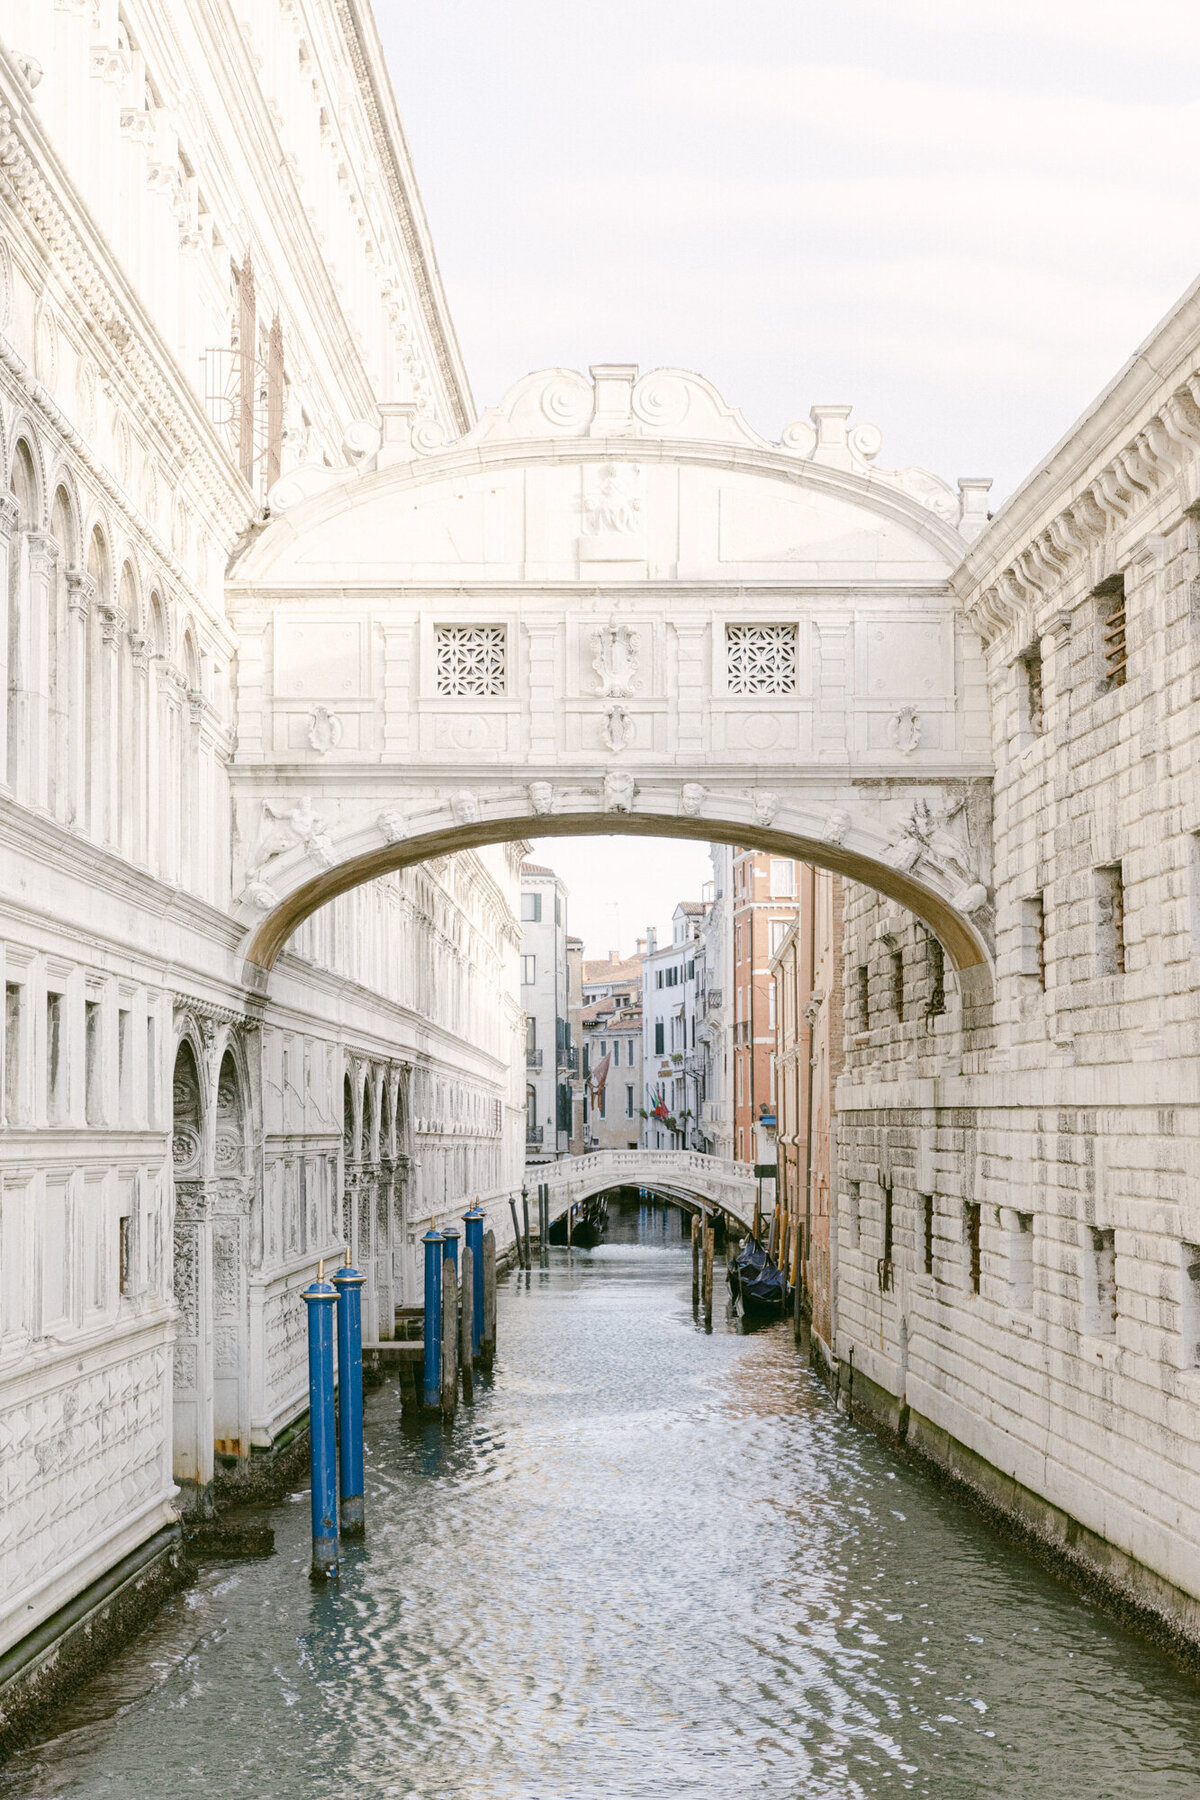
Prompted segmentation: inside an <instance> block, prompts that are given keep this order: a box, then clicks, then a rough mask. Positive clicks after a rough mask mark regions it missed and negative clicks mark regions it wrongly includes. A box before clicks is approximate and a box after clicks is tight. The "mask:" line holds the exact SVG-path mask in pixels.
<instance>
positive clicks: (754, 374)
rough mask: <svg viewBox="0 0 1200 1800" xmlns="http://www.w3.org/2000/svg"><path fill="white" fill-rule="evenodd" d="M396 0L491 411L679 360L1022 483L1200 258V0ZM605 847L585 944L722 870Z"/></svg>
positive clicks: (896, 456)
mask: <svg viewBox="0 0 1200 1800" xmlns="http://www.w3.org/2000/svg"><path fill="white" fill-rule="evenodd" d="M376 13H377V17H378V19H379V24H380V29H381V32H382V35H383V38H384V42H385V45H386V47H387V50H388V55H389V60H390V64H391V69H392V77H393V80H394V83H395V87H396V93H397V97H398V99H399V103H400V111H401V115H402V117H403V120H404V124H405V128H406V130H407V133H408V138H409V143H410V146H411V149H412V153H413V157H414V161H415V164H416V170H417V177H418V180H419V181H420V184H421V189H422V193H423V196H424V200H425V206H426V210H427V212H428V214H429V219H430V224H431V227H432V231H433V237H434V243H435V245H436V247H437V252H438V257H439V261H440V265H441V269H442V274H443V278H444V281H445V284H446V289H447V293H448V295H449V301H450V307H451V311H452V313H453V315H454V319H455V322H456V325H457V329H458V333H459V337H460V340H461V343H462V348H463V353H464V355H465V358H466V363H467V368H468V371H469V374H470V377H471V381H472V385H473V388H474V392H475V399H476V403H477V404H478V405H479V406H481V407H482V406H484V405H487V404H489V403H490V402H493V401H495V400H497V399H498V398H499V397H500V395H501V394H502V393H503V392H504V390H505V389H506V388H507V387H508V386H509V385H510V384H511V383H512V382H513V381H515V380H516V379H518V377H520V376H521V375H524V374H525V373H527V372H528V371H529V370H530V369H535V368H543V367H548V366H551V365H566V366H567V367H571V368H578V369H586V368H587V366H588V364H589V363H594V362H606V361H615V362H636V363H638V364H640V365H641V367H642V368H643V369H648V368H653V367H655V366H658V365H660V364H678V365H680V366H682V367H685V368H691V369H696V370H698V371H699V372H700V373H701V374H703V375H706V376H707V377H708V378H709V379H710V380H712V381H714V382H715V383H716V385H717V387H718V388H720V389H721V391H722V392H723V393H724V395H725V397H726V399H727V400H729V401H730V402H731V403H732V404H734V405H736V406H739V407H740V408H741V409H742V411H743V412H744V413H745V415H746V417H747V419H748V420H749V421H750V423H751V424H752V425H754V426H755V427H757V429H759V430H760V431H763V432H764V433H766V435H767V436H770V437H774V436H777V435H778V433H779V431H780V430H781V429H782V427H783V426H784V425H785V424H786V423H788V421H790V420H792V419H797V418H805V417H807V415H808V409H809V407H810V406H811V405H812V404H813V403H814V402H850V403H852V404H853V406H854V408H855V414H854V416H855V418H856V419H857V420H870V421H872V422H874V423H875V424H877V425H879V426H880V427H881V428H882V431H883V449H882V452H881V454H880V457H879V464H880V466H881V467H898V466H903V465H905V464H909V463H918V464H922V465H924V466H925V467H927V468H931V469H934V470H936V471H937V472H938V473H939V474H941V475H943V476H944V477H946V478H947V479H948V480H950V481H951V482H953V481H954V480H955V478H956V477H957V476H959V475H991V476H993V477H994V479H995V486H994V488H993V503H994V504H998V503H999V501H1000V500H1001V499H1002V498H1003V497H1004V496H1005V495H1006V494H1007V493H1009V492H1011V491H1012V489H1013V488H1014V487H1015V486H1016V485H1017V483H1018V482H1019V481H1020V480H1021V479H1022V477H1023V476H1024V475H1025V474H1026V473H1028V472H1029V470H1030V469H1032V468H1033V467H1034V466H1035V465H1036V463H1037V462H1038V461H1039V460H1040V459H1041V458H1042V457H1043V456H1044V455H1045V454H1046V452H1047V451H1048V450H1049V449H1050V448H1051V446H1052V445H1053V444H1054V443H1055V442H1056V440H1057V439H1058V438H1059V437H1060V436H1061V435H1062V434H1063V432H1064V431H1066V430H1067V428H1068V427H1069V426H1070V424H1071V423H1072V421H1073V420H1074V419H1075V418H1076V417H1077V416H1078V414H1079V413H1080V412H1081V410H1082V409H1083V408H1084V407H1085V406H1086V405H1087V403H1088V402H1089V400H1091V399H1092V397H1093V396H1094V395H1095V394H1096V393H1097V392H1098V391H1099V389H1100V388H1101V387H1103V386H1104V384H1105V383H1106V382H1107V381H1108V380H1109V379H1110V378H1111V377H1112V375H1113V374H1115V372H1116V370H1117V369H1118V368H1119V367H1120V365H1121V364H1122V363H1123V362H1124V361H1125V360H1126V358H1127V357H1128V356H1129V355H1130V353H1131V352H1132V351H1133V349H1134V348H1135V346H1136V345H1137V344H1138V343H1139V342H1140V340H1141V339H1142V338H1143V337H1145V336H1146V334H1147V333H1148V332H1149V331H1150V330H1151V329H1152V327H1153V326H1154V324H1155V323H1156V322H1157V320H1158V319H1159V318H1161V316H1162V315H1163V314H1164V313H1165V312H1166V311H1167V310H1168V309H1169V308H1170V307H1171V306H1172V305H1173V303H1174V302H1175V300H1176V299H1177V298H1178V296H1179V295H1180V294H1181V293H1182V292H1183V290H1184V289H1185V288H1186V287H1187V286H1188V285H1189V284H1190V283H1191V282H1192V281H1193V280H1194V279H1195V277H1196V276H1197V275H1198V274H1200V200H1198V199H1197V193H1196V177H1195V163H1196V146H1197V144H1198V143H1200V99H1198V98H1197V93H1198V91H1200V90H1198V88H1197V72H1198V69H1200V0H1138V3H1137V4H1136V5H1130V4H1129V3H1128V0H1004V4H1003V5H1001V4H999V3H998V0H993V3H992V4H991V5H988V6H982V5H979V4H977V3H976V4H971V0H637V3H636V4H635V3H634V0H601V3H600V4H593V5H590V6H588V5H582V4H579V3H578V0H376ZM607 844H608V845H609V846H610V847H611V855H610V856H609V859H608V861H607V862H605V861H604V859H603V857H602V856H597V855H596V854H595V853H594V852H593V851H591V850H589V848H588V847H587V846H588V840H577V841H576V842H574V843H571V842H569V841H566V840H556V841H554V842H552V843H550V844H547V845H544V846H541V847H540V849H541V852H542V853H543V854H542V857H541V859H542V860H545V861H547V862H549V863H550V864H551V866H553V867H555V868H557V869H558V870H560V872H561V873H562V874H563V876H564V879H566V880H567V882H568V884H569V886H570V887H571V890H572V896H571V907H572V913H571V916H572V927H573V929H575V930H577V931H579V932H580V935H582V936H584V937H585V939H586V941H587V945H588V951H589V954H597V955H602V954H604V952H605V951H606V950H607V949H608V948H610V947H613V948H620V949H622V950H628V949H629V948H631V947H632V942H633V938H634V937H635V936H636V934H637V933H638V932H639V931H641V930H643V929H644V926H645V923H646V920H647V919H651V920H654V921H655V922H656V923H657V924H658V925H659V927H660V929H661V928H662V927H664V926H665V924H666V923H667V920H668V919H669V917H670V913H671V910H672V907H673V905H674V902H675V900H676V899H677V898H682V897H688V898H695V897H696V895H697V893H698V888H699V883H700V881H702V880H703V879H705V873H706V866H707V865H706V860H705V853H704V852H703V850H702V849H699V848H698V847H696V846H693V845H687V844H671V843H663V844H661V845H658V844H649V843H647V842H646V841H645V840H621V839H615V840H607ZM614 901H616V902H617V904H618V907H619V917H618V916H617V915H615V914H614V911H613V902H614ZM614 930H618V931H619V938H618V940H617V941H616V942H611V940H612V938H613V932H614Z"/></svg>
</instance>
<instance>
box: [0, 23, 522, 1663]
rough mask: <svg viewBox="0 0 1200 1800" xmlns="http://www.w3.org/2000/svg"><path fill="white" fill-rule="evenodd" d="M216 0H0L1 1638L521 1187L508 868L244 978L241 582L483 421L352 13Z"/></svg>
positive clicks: (157, 1525) (271, 818)
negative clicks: (398, 464)
mask: <svg viewBox="0 0 1200 1800" xmlns="http://www.w3.org/2000/svg"><path fill="white" fill-rule="evenodd" d="M235 11H236V15H237V17H238V19H239V21H240V30H238V31H234V32H232V33H231V32H230V31H229V30H228V29H227V24H228V20H229V19H230V18H232V16H233V14H232V13H231V12H230V10H229V9H228V8H227V7H225V6H223V5H218V4H216V3H215V0H214V3H213V4H208V3H207V0H196V3H195V4H189V5H188V6H186V7H184V6H175V5H165V4H162V3H161V0H123V3H122V5H121V6H120V8H119V9H118V6H117V3H116V0H95V3H94V4H93V3H91V0H84V3H83V4H78V3H76V0H67V3H58V0H44V4H43V3H42V0H37V3H36V4H25V3H23V0H4V3H3V4H0V445H2V453H3V461H4V468H5V471H6V476H7V479H6V482H5V484H4V485H5V488H6V492H5V493H4V496H3V498H2V499H0V563H2V565H3V566H2V568H0V587H2V589H3V592H4V594H5V602H6V610H7V624H6V630H5V632H4V633H3V635H2V636H0V668H2V678H0V709H2V710H3V724H2V727H0V839H2V850H0V861H2V864H3V870H4V874H3V880H2V883H0V961H2V963H3V971H4V1020H3V1033H4V1037H3V1094H2V1106H3V1113H2V1126H0V1517H2V1520H3V1524H2V1526H0V1653H3V1652H5V1651H8V1650H9V1649H10V1648H11V1647H12V1646H14V1645H16V1644H18V1643H20V1642H22V1641H25V1642H27V1641H29V1634H30V1633H31V1632H34V1631H35V1630H36V1628H37V1627H39V1626H41V1625H42V1624H43V1622H44V1621H47V1620H50V1619H52V1617H53V1616H54V1615H56V1614H57V1612H58V1609H60V1608H62V1607H63V1606H64V1604H65V1603H67V1602H70V1601H72V1600H73V1599H74V1598H75V1597H76V1596H78V1595H80V1594H81V1593H83V1592H85V1591H86V1590H89V1586H90V1584H93V1583H95V1582H96V1581H97V1580H98V1579H100V1578H104V1577H108V1576H109V1572H110V1571H112V1570H114V1568H115V1569H118V1570H120V1569H121V1568H123V1567H126V1566H128V1565H127V1563H126V1562H123V1559H128V1558H130V1557H131V1556H132V1557H133V1559H134V1561H136V1559H137V1557H138V1556H143V1557H145V1556H150V1555H151V1554H152V1553H153V1552H154V1551H155V1549H156V1547H157V1548H161V1545H162V1541H163V1528H165V1527H169V1526H170V1524H171V1522H172V1521H173V1520H174V1518H175V1512H176V1505H177V1501H178V1498H179V1494H180V1491H182V1495H183V1499H184V1501H185V1503H188V1504H195V1505H199V1506H204V1505H207V1504H208V1502H209V1497H210V1495H211V1492H212V1484H213V1481H214V1476H215V1477H216V1478H217V1480H218V1483H219V1482H220V1481H221V1480H228V1481H230V1482H236V1481H238V1480H239V1479H243V1478H244V1477H245V1476H246V1475H247V1474H248V1473H250V1472H251V1471H252V1470H253V1468H254V1467H256V1466H257V1464H258V1461H259V1460H260V1459H261V1458H262V1456H263V1453H265V1452H269V1451H270V1449H271V1447H272V1446H273V1445H274V1444H276V1443H277V1442H278V1441H279V1440H280V1438H281V1437H282V1436H285V1435H286V1433H287V1432H288V1429H289V1427H290V1426H291V1425H292V1424H293V1422H294V1421H295V1420H296V1419H297V1417H298V1415H302V1414H303V1413H304V1412H305V1410H306V1408H307V1369H306V1349H305V1320H304V1307H303V1304H302V1302H301V1300H300V1298H299V1295H300V1290H301V1288H302V1287H304V1286H305V1285H306V1284H307V1283H308V1281H309V1280H310V1279H311V1276H312V1274H313V1271H314V1267H315V1262H316V1259H317V1257H318V1256H321V1255H327V1256H331V1257H337V1256H339V1255H340V1252H341V1249H342V1246H343V1245H345V1244H349V1245H350V1246H351V1249H352V1254H353V1255H354V1257H355V1258H356V1260H357V1261H358V1263H359V1264H360V1266H361V1267H362V1268H363V1269H364V1270H365V1271H366V1272H367V1274H368V1284H367V1287H366V1290H365V1291H366V1297H367V1321H366V1327H367V1331H368V1334H369V1335H370V1336H372V1337H373V1336H376V1335H379V1336H383V1337H387V1336H390V1335H391V1334H392V1330H393V1311H394V1306H395V1304H396V1303H399V1302H403V1301H411V1300H413V1299H414V1297H419V1296H417V1293H416V1289H415V1287H414V1279H415V1270H416V1267H417V1263H416V1258H417V1256H418V1254H419V1250H418V1249H417V1248H415V1247H414V1246H415V1245H416V1240H417V1238H418V1236H419V1234H420V1232H421V1231H423V1230H424V1228H425V1221H426V1220H428V1218H429V1217H430V1215H431V1214H440V1215H442V1216H445V1214H446V1213H447V1212H448V1211H450V1210H451V1209H461V1208H462V1207H463V1206H464V1205H466V1204H468V1203H469V1200H470V1199H471V1198H473V1197H474V1196H475V1195H476V1194H480V1195H482V1196H483V1199H484V1202H485V1204H495V1205H498V1204H499V1203H500V1201H501V1200H502V1198H503V1197H505V1196H506V1195H507V1193H508V1191H509V1189H510V1187H511V1186H512V1185H513V1184H514V1183H515V1184H517V1185H519V1182H520V1171H521V1166H522V1160H523V1155H522V1153H523V1135H522V1131H523V1115H524V1107H523V1084H521V1082H520V1080H519V1075H517V1077H516V1085H515V1086H514V1072H515V1071H519V1068H520V1058H519V1053H520V1048H521V1036H522V1031H523V1017H522V1013H521V1010H520V997H519V986H518V980H519V970H518V948H519V922H518V917H517V902H518V896H519V877H518V873H517V871H518V867H519V860H520V846H519V845H509V846H496V847H491V848H483V849H480V850H478V851H472V852H468V853H466V854H463V855H460V856H455V857H447V858H442V859H440V860H437V861H434V862H431V863H427V864H425V865H424V866H423V867H422V868H420V869H414V870H410V871H406V872H403V873H397V874H394V875H391V876H389V877H387V878H386V879H384V880H381V881H378V882H375V883H373V884H372V885H370V886H367V887H363V888H360V889H358V890H357V891H356V892H355V893H353V894H348V895H346V896H344V897H343V898H342V899H339V900H338V901H336V902H335V903H334V904H333V905H331V906H330V907H328V908H326V909H325V910H324V911H323V912H321V913H317V914H315V915H314V916H313V917H312V918H311V919H310V920H309V921H308V923H307V924H306V925H305V927H304V929H303V930H302V931H301V932H300V933H299V934H298V935H297V937H296V938H295V939H294V940H293V941H292V943H291V945H290V946H289V950H288V954H287V956H286V959H285V964H286V966H283V965H281V969H280V974H281V976H282V979H280V980H276V981H275V982H274V984H273V986H272V990H271V993H270V996H269V997H265V998H260V999H258V1000H254V999H253V998H251V997H250V996H248V995H247V992H246V989H245V987H244V984H243V982H242V979H241V960H240V957H239V954H238V950H239V941H240V936H241V933H240V932H239V930H238V928H237V927H236V925H234V924H233V922H232V921H231V918H230V907H231V889H230V880H231V875H230V869H231V857H232V855H233V854H234V851H235V848H236V846H235V845H234V843H233V842H232V840H231V818H232V808H231V800H230V786H229V767H230V762H231V758H232V757H233V754H234V749H235V745H236V742H237V735H238V720H237V682H238V643H237V640H236V638H235V635H234V633H233V631H232V630H231V627H230V625H229V623H228V620H227V616H226V608H225V603H224V578H225V570H226V566H227V564H228V562H229V560H230V558H231V556H232V555H233V554H234V552H235V551H236V549H237V548H238V546H239V545H241V544H243V543H244V542H245V541H246V540H247V538H248V537H249V536H251V535H252V534H253V533H254V532H255V531H256V530H257V529H258V527H259V522H260V519H261V515H262V504H263V498H264V495H265V493H266V491H267V489H268V487H269V486H270V485H271V484H272V483H273V482H275V481H277V480H278V479H280V477H281V476H284V477H286V474H287V471H288V469H289V468H290V467H291V466H292V465H294V464H295V463H296V462H298V461H301V460H307V461H316V462H322V461H324V462H337V463H344V462H345V461H346V459H347V457H350V458H353V456H354V455H355V453H356V452H355V435H354V434H355V421H356V420H358V419H360V418H362V416H363V415H364V414H370V412H371V411H372V409H373V408H374V406H375V404H376V402H377V401H381V400H388V399H395V398H397V397H403V398H404V399H405V400H406V401H408V402H409V403H410V404H411V405H412V406H413V408H414V414H415V416H416V417H417V418H419V419H424V420H427V421H428V422H429V424H430V426H431V427H432V426H437V427H438V428H439V429H441V430H443V431H450V432H453V431H456V430H461V429H462V428H463V427H464V426H465V425H467V424H469V423H470V420H471V418H472V416H473V415H472V411H471V400H470V395H469V390H468V388H467V384H466V381H465V378H464V375H463V372H462V368H461V364H460V360H459V356H458V351H457V349H456V345H455V341H454V336H453V331H452V328H451V326H450V323H449V320H448V316H447V313H446V308H445V304H444V300H443V296H442V292H441V288H440V286H439V281H438V275H437V270H436V266H435V264H434V261H433V257H432V253H431V250H430V246H429V241H428V236H427V232H426V228H425V224H424V220H423V218H422V215H421V210H420V203H419V200H418V198H417V195H416V190H415V186H414V184H413V179H412V174H411V170H410V168H409V165H408V161H407V153H406V150H405V146H404V140H403V136H402V134H401V132H400V129H399V124H398V121H397V119H396V118H395V115H394V112H393V109H392V102H391V99H390V92H391V90H390V87H389V83H388V78H387V75H386V72H385V70H384V66H383V62H382V56H381V52H380V49H379V45H378V42H377V41H376V38H375V36H374V28H373V25H372V22H371V19H370V15H369V13H368V12H367V11H366V9H365V8H361V7H359V6H357V5H351V4H343V3H338V0H308V3H307V4H305V5H304V6H303V7H301V6H298V5H282V6H281V5H279V4H277V3H276V0H246V3H245V4H242V5H240V6H238V7H237V8H236V9H235ZM303 725H304V729H305V730H306V731H307V732H308V733H309V734H310V736H311V739H312V741H313V742H317V743H319V742H320V741H321V732H322V729H323V721H322V715H321V713H320V711H319V709H315V708H310V709H309V710H308V714H307V717H305V718H304V720H303ZM302 841H306V842H308V843H309V844H310V845H312V846H315V847H316V848H317V850H318V853H320V847H321V844H322V820H321V818H320V816H319V813H318V812H316V811H314V809H313V808H312V806H311V805H309V804H308V802H307V801H306V800H305V799H304V798H303V797H302V796H301V795H297V794H285V795H283V796H281V797H280V798H279V800H278V802H277V804H275V805H274V806H268V807H264V809H263V812H262V818H261V824H260V827H259V830H258V832H257V838H256V842H255V844H254V845H253V846H251V848H252V849H253V850H254V853H255V855H256V857H257V860H258V863H259V865H260V866H267V867H269V865H270V861H271V858H272V856H274V855H277V854H278V853H280V852H281V851H283V850H285V849H286V848H287V847H288V846H291V845H294V844H296V843H299V842H302Z"/></svg>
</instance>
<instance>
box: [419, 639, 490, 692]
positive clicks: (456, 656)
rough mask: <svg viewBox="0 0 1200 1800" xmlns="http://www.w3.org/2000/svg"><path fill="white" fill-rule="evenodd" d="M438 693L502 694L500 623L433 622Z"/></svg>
mask: <svg viewBox="0 0 1200 1800" xmlns="http://www.w3.org/2000/svg"><path fill="white" fill-rule="evenodd" d="M434 638H435V642H436V644H437V691H438V693H439V694H502V693H503V692H504V683H505V672H506V671H505V639H504V627H503V625H437V626H435V627H434Z"/></svg>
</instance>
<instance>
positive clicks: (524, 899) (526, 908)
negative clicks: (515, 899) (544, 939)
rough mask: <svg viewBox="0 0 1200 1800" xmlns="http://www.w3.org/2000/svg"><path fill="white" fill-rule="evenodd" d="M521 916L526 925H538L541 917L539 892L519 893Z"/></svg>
mask: <svg viewBox="0 0 1200 1800" xmlns="http://www.w3.org/2000/svg"><path fill="white" fill-rule="evenodd" d="M521 918H522V919H523V921H524V922H525V924H526V925H539V924H540V923H541V918H542V896H541V895H540V894H522V895H521Z"/></svg>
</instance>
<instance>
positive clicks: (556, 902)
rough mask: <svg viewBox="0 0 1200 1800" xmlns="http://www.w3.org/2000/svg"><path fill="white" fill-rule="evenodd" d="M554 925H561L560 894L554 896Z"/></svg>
mask: <svg viewBox="0 0 1200 1800" xmlns="http://www.w3.org/2000/svg"><path fill="white" fill-rule="evenodd" d="M554 923H555V924H556V925H561V924H562V895H561V894H555V896H554Z"/></svg>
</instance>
